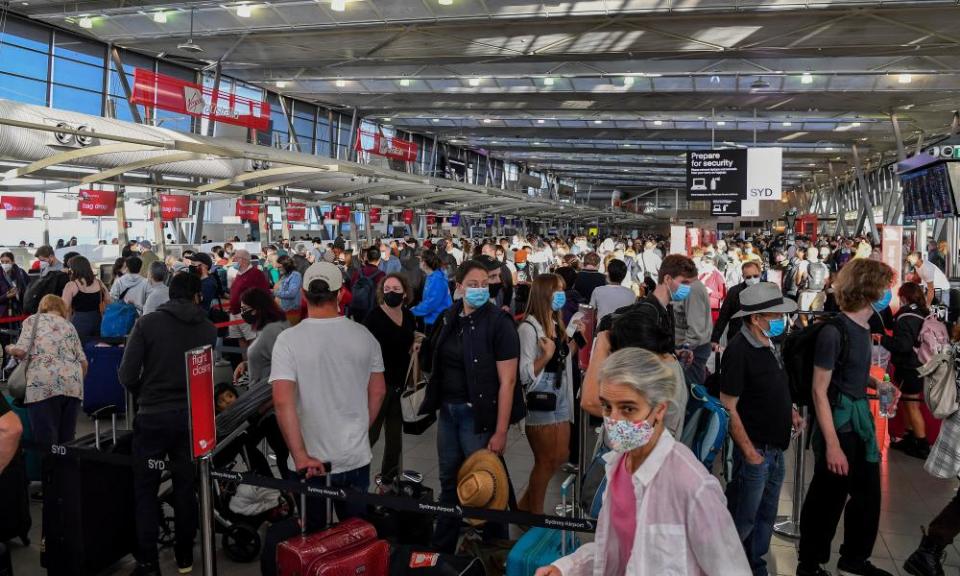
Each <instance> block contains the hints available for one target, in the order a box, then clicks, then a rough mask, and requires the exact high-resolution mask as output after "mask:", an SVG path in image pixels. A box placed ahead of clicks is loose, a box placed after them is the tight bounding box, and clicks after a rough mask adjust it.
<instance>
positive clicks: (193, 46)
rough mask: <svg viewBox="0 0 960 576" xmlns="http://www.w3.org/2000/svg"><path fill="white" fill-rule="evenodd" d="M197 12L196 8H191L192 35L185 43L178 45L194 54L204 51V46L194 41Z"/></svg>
mask: <svg viewBox="0 0 960 576" xmlns="http://www.w3.org/2000/svg"><path fill="white" fill-rule="evenodd" d="M196 13H197V9H196V8H191V9H190V37H189V38H187V41H186V42H185V43H183V44H179V45H177V48H179V49H180V50H183V51H184V52H193V53H194V54H197V53H199V52H203V48H201V47H200V46H199V45H198V44H195V43H194V42H193V17H194V15H195V14H196Z"/></svg>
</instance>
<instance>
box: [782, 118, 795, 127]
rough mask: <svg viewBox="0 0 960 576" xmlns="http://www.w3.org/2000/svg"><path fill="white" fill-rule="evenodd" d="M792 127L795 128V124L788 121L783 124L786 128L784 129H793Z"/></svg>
mask: <svg viewBox="0 0 960 576" xmlns="http://www.w3.org/2000/svg"><path fill="white" fill-rule="evenodd" d="M791 126H793V122H790V121H789V120H787V121H786V122H784V123H783V127H784V128H789V127H791Z"/></svg>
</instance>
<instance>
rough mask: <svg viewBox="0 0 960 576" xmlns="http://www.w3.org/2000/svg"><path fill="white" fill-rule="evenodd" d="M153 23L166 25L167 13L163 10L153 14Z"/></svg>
mask: <svg viewBox="0 0 960 576" xmlns="http://www.w3.org/2000/svg"><path fill="white" fill-rule="evenodd" d="M153 21H154V22H156V23H157V24H166V23H167V13H166V12H164V11H163V10H160V11H159V12H154V13H153Z"/></svg>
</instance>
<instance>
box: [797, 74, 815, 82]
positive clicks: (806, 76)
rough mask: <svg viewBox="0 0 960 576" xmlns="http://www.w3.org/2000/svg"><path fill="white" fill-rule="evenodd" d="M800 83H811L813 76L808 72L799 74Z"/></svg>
mask: <svg viewBox="0 0 960 576" xmlns="http://www.w3.org/2000/svg"><path fill="white" fill-rule="evenodd" d="M800 83H801V84H813V76H811V75H810V73H809V72H804V73H803V75H802V76H800Z"/></svg>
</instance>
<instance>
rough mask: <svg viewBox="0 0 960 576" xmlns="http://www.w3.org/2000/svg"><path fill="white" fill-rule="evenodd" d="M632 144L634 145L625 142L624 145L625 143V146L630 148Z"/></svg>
mask: <svg viewBox="0 0 960 576" xmlns="http://www.w3.org/2000/svg"><path fill="white" fill-rule="evenodd" d="M631 146H633V144H624V145H623V147H624V148H630V147H631Z"/></svg>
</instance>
